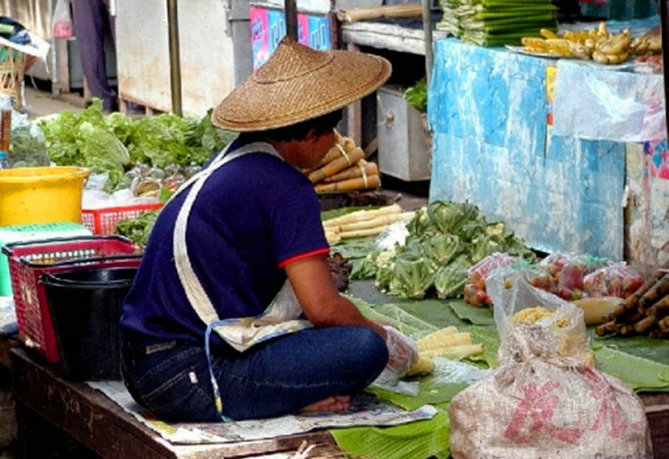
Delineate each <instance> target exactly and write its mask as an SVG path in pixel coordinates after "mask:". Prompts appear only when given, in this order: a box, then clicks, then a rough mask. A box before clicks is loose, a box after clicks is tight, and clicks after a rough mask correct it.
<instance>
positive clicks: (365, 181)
mask: <svg viewBox="0 0 669 459" xmlns="http://www.w3.org/2000/svg"><path fill="white" fill-rule="evenodd" d="M360 151H362V150H360ZM330 164H332V163H330ZM312 182H313V180H312ZM379 186H381V178H380V177H379V176H378V175H369V176H367V177H357V178H352V179H348V180H342V181H341V182H334V183H319V184H317V185H316V186H315V189H316V193H323V192H328V191H354V190H370V189H374V188H378V187H379Z"/></svg>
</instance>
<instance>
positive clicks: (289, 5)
mask: <svg viewBox="0 0 669 459" xmlns="http://www.w3.org/2000/svg"><path fill="white" fill-rule="evenodd" d="M284 14H285V16H286V35H288V36H289V37H290V38H292V39H293V40H295V41H297V38H298V37H297V4H296V1H295V0H285V1H284Z"/></svg>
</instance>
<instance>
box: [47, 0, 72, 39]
mask: <svg viewBox="0 0 669 459" xmlns="http://www.w3.org/2000/svg"><path fill="white" fill-rule="evenodd" d="M51 22H52V34H53V37H54V38H72V37H73V36H74V29H73V27H72V17H71V16H70V2H69V0H57V1H56V7H55V8H54V10H53V18H52V21H51Z"/></svg>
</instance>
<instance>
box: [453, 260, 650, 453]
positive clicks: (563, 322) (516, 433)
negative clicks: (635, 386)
mask: <svg viewBox="0 0 669 459" xmlns="http://www.w3.org/2000/svg"><path fill="white" fill-rule="evenodd" d="M486 280H487V289H488V292H489V294H490V297H491V299H492V301H493V307H494V310H495V322H496V325H497V329H498V331H499V334H500V338H501V345H500V349H499V367H498V368H497V369H495V370H494V371H493V372H492V373H491V374H490V375H487V376H486V377H484V378H483V379H481V380H480V381H478V382H476V383H474V384H472V385H471V386H469V387H467V388H466V389H464V390H463V391H461V392H459V393H458V394H457V395H456V396H455V397H454V398H453V400H452V401H451V403H450V404H449V407H448V414H449V419H450V423H451V432H450V449H451V454H452V455H453V457H454V458H469V457H498V458H517V457H541V458H558V457H559V458H564V457H599V456H600V455H601V456H602V457H611V456H616V457H652V446H651V442H650V430H649V428H648V421H647V419H646V415H645V411H644V407H643V404H642V402H641V400H640V399H639V397H638V396H637V395H636V394H635V393H634V392H633V391H632V390H631V389H630V388H629V387H628V386H626V385H625V384H624V383H623V382H622V381H620V380H619V379H618V378H615V377H613V376H610V375H607V374H605V373H603V372H601V371H599V370H597V368H595V366H594V360H593V357H592V351H591V349H590V346H589V342H588V337H587V335H586V332H585V323H584V321H583V312H582V311H581V310H580V309H579V308H578V307H576V306H574V305H573V304H571V303H568V302H566V301H564V300H562V299H561V298H558V297H557V296H555V295H552V294H550V293H548V292H546V291H544V290H541V289H538V288H535V287H533V286H532V285H531V284H530V283H529V282H528V281H527V278H526V275H525V273H523V272H520V271H517V270H513V269H510V268H502V269H498V270H495V271H493V272H492V273H491V275H490V276H488V277H487V279H486Z"/></svg>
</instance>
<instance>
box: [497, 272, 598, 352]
mask: <svg viewBox="0 0 669 459" xmlns="http://www.w3.org/2000/svg"><path fill="white" fill-rule="evenodd" d="M487 289H488V294H489V295H490V298H491V299H492V301H493V305H494V306H493V307H494V317H495V324H496V326H497V331H498V333H499V337H500V339H501V345H500V348H499V351H498V352H499V356H498V357H499V361H500V365H502V364H503V363H506V362H507V361H508V360H510V359H513V360H515V361H524V360H528V359H530V358H534V357H540V358H544V359H576V360H578V361H581V362H585V363H588V364H594V361H595V359H594V354H593V352H592V348H591V347H590V338H589V337H588V335H587V333H586V328H585V320H584V318H583V310H582V309H581V308H579V307H578V306H576V305H574V304H573V303H570V302H567V301H564V300H563V299H561V298H559V297H557V296H555V295H553V294H551V293H549V292H547V291H545V290H541V289H538V288H535V287H533V286H532V285H531V284H530V283H529V282H528V280H527V278H526V276H525V274H524V273H523V272H521V271H516V270H513V269H510V268H503V269H498V270H495V271H494V272H492V273H491V274H490V276H488V278H487ZM536 307H542V308H545V309H546V310H548V311H550V312H551V313H552V314H551V315H546V316H545V317H543V318H542V319H541V320H538V321H536V322H535V323H533V324H530V325H527V326H525V325H521V324H514V322H513V320H514V316H516V314H518V313H519V312H520V311H523V310H529V309H530V308H536ZM512 326H514V327H515V329H514V333H513V334H511V335H509V331H510V330H511V329H512Z"/></svg>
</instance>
